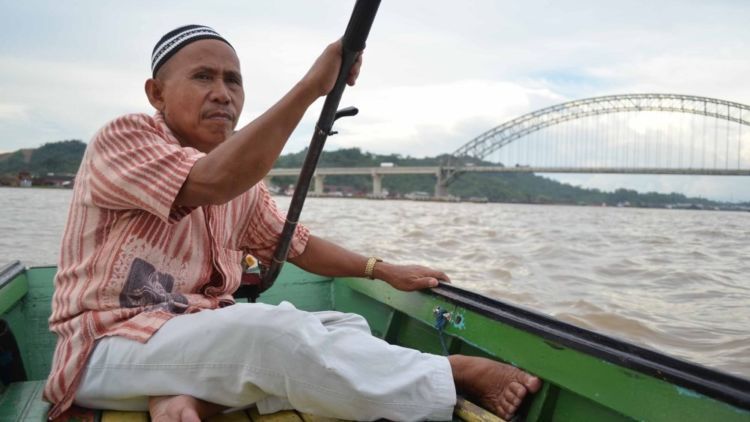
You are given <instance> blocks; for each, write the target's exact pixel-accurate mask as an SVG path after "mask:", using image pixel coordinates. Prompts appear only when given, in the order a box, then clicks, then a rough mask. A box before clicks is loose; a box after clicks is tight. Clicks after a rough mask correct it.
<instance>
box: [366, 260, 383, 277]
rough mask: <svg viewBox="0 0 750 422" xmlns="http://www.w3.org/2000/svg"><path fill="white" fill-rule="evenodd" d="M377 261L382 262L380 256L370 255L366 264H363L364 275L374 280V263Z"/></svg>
mask: <svg viewBox="0 0 750 422" xmlns="http://www.w3.org/2000/svg"><path fill="white" fill-rule="evenodd" d="M377 262H383V260H382V259H381V258H378V257H375V256H371V257H370V258H369V259H368V260H367V265H366V266H365V277H367V278H369V279H370V280H374V279H375V277H373V274H372V273H373V271H374V270H375V263H377Z"/></svg>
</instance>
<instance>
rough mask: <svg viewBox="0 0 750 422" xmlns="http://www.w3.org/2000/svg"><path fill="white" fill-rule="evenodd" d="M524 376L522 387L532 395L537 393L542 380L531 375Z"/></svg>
mask: <svg viewBox="0 0 750 422" xmlns="http://www.w3.org/2000/svg"><path fill="white" fill-rule="evenodd" d="M524 375H526V376H525V377H524V380H523V385H524V386H526V388H527V389H528V390H529V391H531V392H532V393H536V392H537V391H539V389H540V388H541V387H542V380H540V379H539V378H537V377H535V376H533V375H529V374H524Z"/></svg>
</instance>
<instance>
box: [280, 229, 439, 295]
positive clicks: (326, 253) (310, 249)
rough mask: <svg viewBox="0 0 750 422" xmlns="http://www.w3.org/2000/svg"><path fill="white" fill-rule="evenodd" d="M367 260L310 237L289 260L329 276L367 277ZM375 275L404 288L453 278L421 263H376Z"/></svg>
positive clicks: (408, 289)
mask: <svg viewBox="0 0 750 422" xmlns="http://www.w3.org/2000/svg"><path fill="white" fill-rule="evenodd" d="M367 259H368V258H367V257H365V256H362V255H360V254H357V253H354V252H352V251H350V250H347V249H345V248H342V247H341V246H339V245H336V244H335V243H333V242H329V241H327V240H325V239H322V238H320V237H316V236H310V239H309V240H308V241H307V246H306V247H305V251H304V252H302V253H301V254H300V255H298V256H296V257H294V258H291V259H289V261H290V262H292V263H293V264H295V265H297V266H299V267H300V268H302V269H304V270H306V271H309V272H312V273H315V274H320V275H324V276H328V277H364V276H365V266H366V265H367ZM373 276H374V277H375V278H377V279H379V280H383V281H385V282H386V283H388V284H390V285H391V286H393V287H394V288H396V289H399V290H404V291H412V290H419V289H426V288H429V287H435V286H437V285H438V280H441V281H450V280H449V278H448V276H447V275H445V273H443V272H441V271H436V270H433V269H430V268H427V267H423V266H420V265H395V264H391V263H387V262H378V263H377V264H375V269H374V271H373Z"/></svg>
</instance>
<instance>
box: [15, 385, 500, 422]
mask: <svg viewBox="0 0 750 422" xmlns="http://www.w3.org/2000/svg"><path fill="white" fill-rule="evenodd" d="M43 390H44V380H40V381H23V382H15V383H12V384H10V385H9V386H8V387H7V388H6V390H5V391H4V393H3V394H2V396H0V422H16V421H30V422H31V421H35V422H43V421H46V420H47V412H48V411H49V407H50V405H49V403H47V402H45V401H43V400H42V391H43ZM454 420H457V421H469V422H474V421H486V422H496V421H502V419H500V418H498V417H497V416H495V415H493V414H491V413H489V412H487V411H486V410H484V409H482V408H480V407H479V406H477V405H475V404H473V403H471V402H469V401H466V400H464V399H461V398H459V400H458V403H457V404H456V409H455V413H454ZM57 421H60V422H149V416H148V413H147V412H120V411H114V410H93V409H84V408H80V407H77V406H73V407H72V408H71V409H70V410H68V411H67V412H65V413H64V414H63V415H62V416H61V417H60V418H58V419H57ZM251 421H252V422H258V421H261V422H333V421H338V419H332V418H325V417H320V416H314V415H310V414H306V413H302V412H297V411H293V410H284V411H281V412H277V413H273V414H270V415H260V414H259V413H258V409H256V408H250V409H246V410H238V411H236V412H233V413H228V414H223V415H217V416H213V417H211V418H209V419H208V422H251Z"/></svg>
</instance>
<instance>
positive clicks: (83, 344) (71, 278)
mask: <svg viewBox="0 0 750 422" xmlns="http://www.w3.org/2000/svg"><path fill="white" fill-rule="evenodd" d="M204 155H205V154H204V153H202V152H200V151H198V150H196V149H194V148H190V147H182V146H181V145H180V143H179V141H178V140H177V139H176V138H175V137H174V135H173V134H172V132H171V131H170V130H169V128H168V127H167V125H166V123H165V122H164V119H163V116H162V115H160V114H158V113H157V114H156V115H155V116H153V117H151V116H148V115H144V114H133V115H127V116H124V117H121V118H119V119H116V120H114V121H112V122H110V123H109V124H107V125H106V126H105V127H104V128H102V129H101V130H100V131H99V132H98V133H97V134H96V135H95V136H94V138H93V140H92V141H91V142H90V143H89V146H88V148H87V149H86V153H85V154H84V157H83V161H82V163H81V167H80V169H79V171H78V175H77V176H76V182H75V189H74V191H73V199H72V203H71V206H70V211H69V214H68V222H67V225H66V227H65V233H64V235H63V241H62V247H61V252H60V259H59V263H58V273H57V275H56V277H55V293H54V296H53V298H52V315H51V317H50V320H49V322H50V329H51V330H52V331H53V332H54V333H56V334H57V335H58V341H57V347H56V349H55V354H54V358H53V362H52V370H51V373H50V376H49V378H48V380H47V384H46V386H45V390H44V396H45V398H46V399H47V400H49V401H50V402H52V403H54V404H55V405H54V406H53V407H52V409H51V410H50V415H49V416H50V417H51V418H55V417H57V416H59V415H60V414H61V413H62V412H63V411H65V410H66V409H67V408H68V407H70V405H71V403H72V402H73V400H74V398H75V391H76V388H77V386H78V383H79V381H80V378H81V376H82V373H83V369H84V367H85V365H86V361H87V359H88V357H89V355H90V353H91V351H92V349H93V347H94V343H95V342H96V340H97V339H99V338H102V337H105V336H124V337H127V338H130V339H133V340H137V341H140V342H146V341H147V340H148V339H149V338H150V337H151V335H153V334H154V333H155V332H156V331H157V330H158V329H159V327H161V326H162V324H164V323H165V322H166V321H167V320H169V319H170V318H172V317H174V316H176V315H179V314H183V313H191V312H198V311H200V310H201V309H215V308H218V307H223V306H227V305H230V304H232V303H234V300H233V298H232V293H233V292H234V291H235V290H236V289H237V287H238V286H239V284H240V277H241V261H242V258H243V257H244V255H245V254H248V253H250V254H252V255H254V256H256V257H258V258H259V259H260V261H261V262H265V263H268V262H269V261H270V259H271V256H272V254H273V250H274V248H275V245H276V243H277V240H278V236H279V234H280V233H281V229H282V227H283V225H284V221H285V217H284V216H283V215H282V214H281V213H280V212H279V211H278V209H277V208H276V204H275V203H274V201H273V200H272V199H271V197H270V195H269V193H268V189H267V188H266V187H265V185H264V184H263V183H258V184H257V185H255V186H253V187H252V188H251V189H250V190H248V191H247V192H245V193H243V194H242V195H240V196H238V197H237V198H235V199H233V200H232V201H230V202H228V203H226V204H223V205H209V206H202V207H194V208H189V207H176V206H173V203H174V200H175V198H176V197H177V194H178V192H179V191H180V188H181V187H182V185H183V183H184V182H185V180H186V178H187V176H188V173H189V172H190V169H191V167H192V166H193V164H194V163H195V162H196V161H197V160H198V159H200V158H201V157H203V156H204ZM308 236H309V231H308V230H307V228H305V227H304V226H301V225H300V226H298V227H297V231H296V232H295V235H294V239H293V241H292V246H291V250H290V256H291V257H294V256H297V255H299V254H300V253H302V251H303V250H304V248H305V245H306V243H307V239H308Z"/></svg>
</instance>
